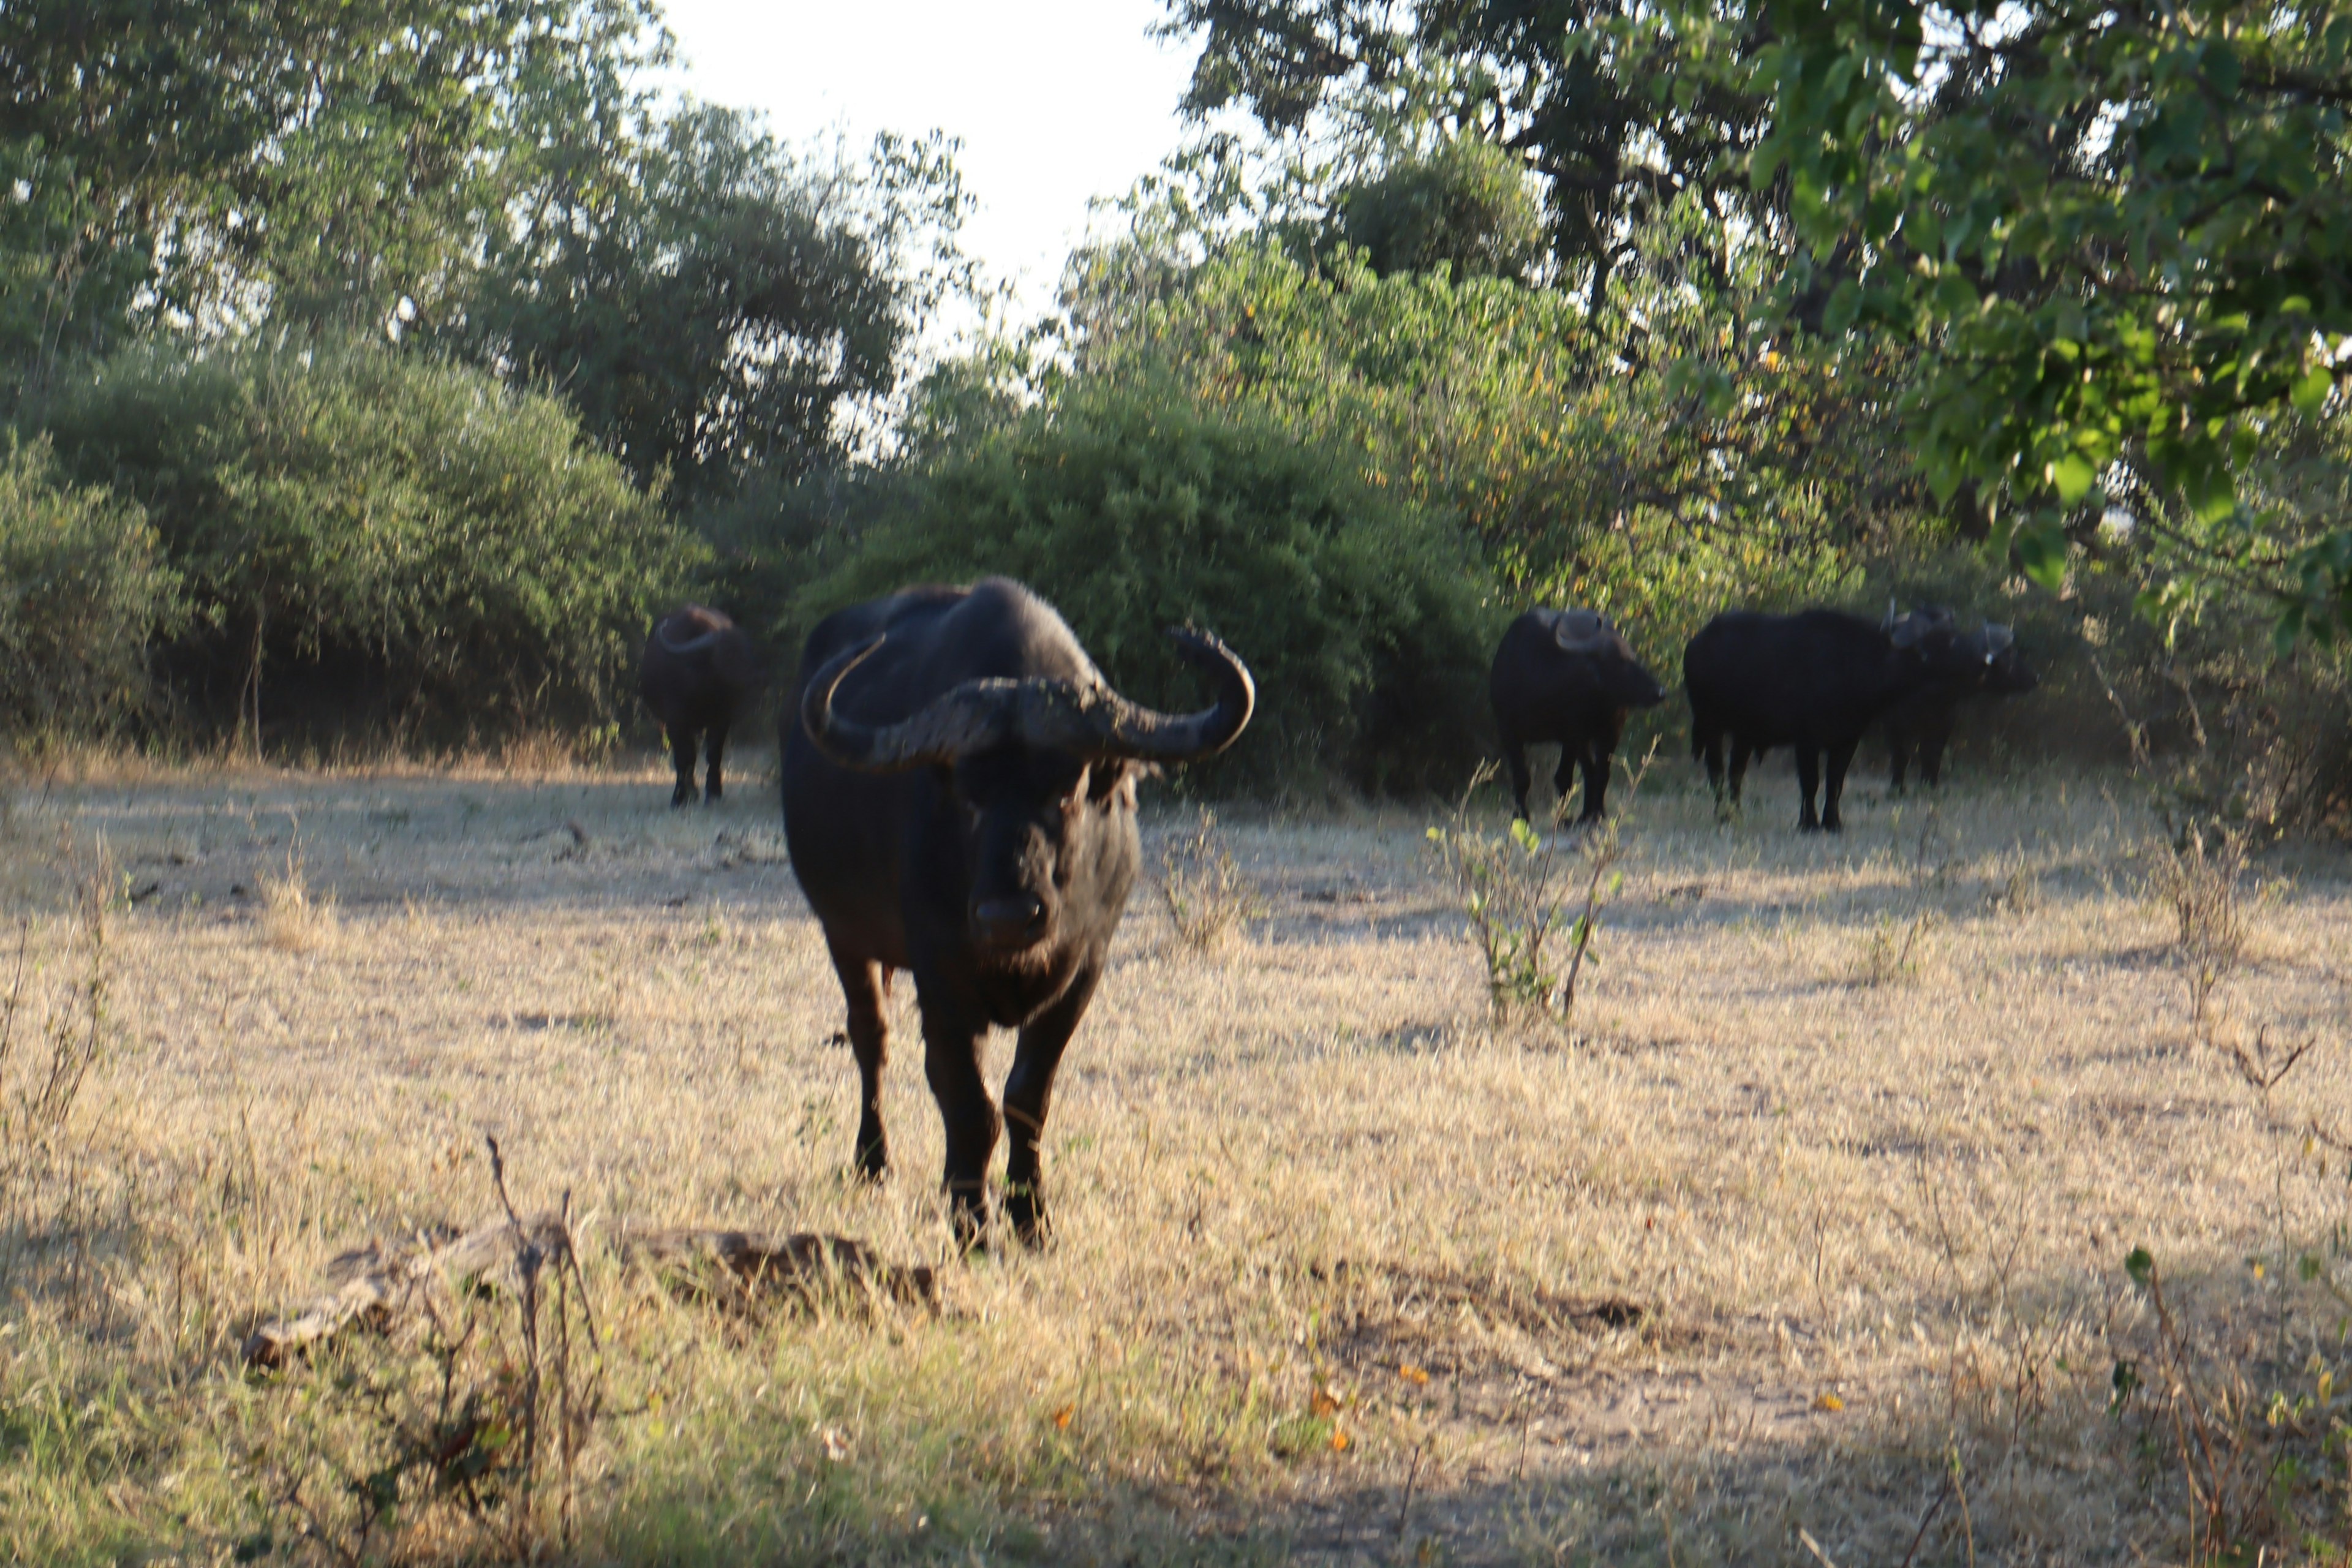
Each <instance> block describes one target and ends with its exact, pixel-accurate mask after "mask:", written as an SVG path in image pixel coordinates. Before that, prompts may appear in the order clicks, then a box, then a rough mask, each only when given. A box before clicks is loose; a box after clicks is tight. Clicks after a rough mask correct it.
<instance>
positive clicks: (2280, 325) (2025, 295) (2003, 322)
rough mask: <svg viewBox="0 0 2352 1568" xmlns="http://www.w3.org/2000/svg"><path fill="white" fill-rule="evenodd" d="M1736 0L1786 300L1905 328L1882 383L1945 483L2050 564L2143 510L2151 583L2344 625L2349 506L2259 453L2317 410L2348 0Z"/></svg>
mask: <svg viewBox="0 0 2352 1568" xmlns="http://www.w3.org/2000/svg"><path fill="white" fill-rule="evenodd" d="M1758 15H1759V20H1760V21H1761V22H1762V23H1764V24H1765V26H1766V27H1767V28H1768V30H1769V37H1770V38H1771V42H1770V43H1769V47H1764V48H1762V49H1761V50H1760V51H1759V52H1758V54H1757V56H1756V58H1755V61H1754V66H1755V70H1756V79H1757V81H1758V83H1759V86H1760V87H1761V88H1763V89H1766V90H1769V94H1770V99H1771V104H1772V127H1771V132H1770V134H1769V136H1768V137H1767V138H1766V139H1765V140H1764V141H1763V142H1762V143H1761V144H1760V145H1759V148H1758V149H1757V153H1756V156H1755V160H1754V164H1753V168H1752V171H1751V178H1752V180H1753V182H1754V184H1755V185H1756V186H1757V187H1758V188H1759V189H1760V188H1763V187H1765V186H1768V185H1771V186H1780V185H1785V187H1786V188H1787V190H1788V191H1789V193H1790V208H1791V214H1792V216H1793V218H1794V221H1795V225H1796V231H1797V233H1798V234H1799V235H1800V236H1801V240H1802V249H1801V253H1800V254H1798V255H1797V256H1796V257H1795V258H1794V259H1793V262H1792V265H1791V267H1790V269H1789V273H1788V277H1787V289H1786V294H1785V296H1784V298H1785V300H1786V301H1788V302H1790V303H1796V302H1799V301H1802V300H1808V299H1810V300H1814V301H1817V302H1819V305H1820V321H1821V324H1822V327H1823V329H1825V330H1826V331H1829V332H1831V333H1832V334H1840V335H1843V338H1844V341H1845V342H1849V343H1853V342H1864V341H1868V340H1870V339H1873V338H1875V337H1878V336H1881V335H1884V334H1887V333H1895V334H1901V335H1903V336H1905V337H1906V338H1909V339H1911V340H1912V341H1915V342H1917V343H1918V344H1920V345H1921V347H1922V348H1923V349H1924V350H1925V351H1926V352H1925V353H1923V354H1922V356H1921V357H1920V358H1919V359H1918V361H1917V362H1916V368H1915V370H1914V372H1913V374H1912V376H1911V380H1910V384H1909V387H1908V389H1907V393H1906V398H1905V406H1906V411H1907V413H1908V415H1909V416H1910V418H1911V420H1912V423H1913V426H1914V427H1915V429H1916V432H1917V435H1918V437H1919V447H1920V457H1921V459H1922V461H1923V463H1924V464H1925V467H1926V470H1927V475H1928V477H1929V478H1930V479H1932V481H1933V482H1934V483H1935V484H1936V485H1937V487H1938V489H1941V490H1943V491H1945V492H1950V491H1952V490H1955V489H1958V487H1960V486H1962V485H1964V484H1969V483H1971V482H1973V483H1975V484H1978V485H1980V486H1983V487H1984V488H1985V489H1986V490H1987V491H1988V493H1991V492H1994V491H1998V492H1999V493H2000V495H2001V496H2003V497H2005V506H2004V513H2003V515H2002V516H2001V517H2000V526H1999V538H2000V542H2003V543H2013V544H2014V546H2015V548H2016V549H2017V551H2018V552H2019V554H2020V555H2021V558H2022V559H2023V561H2024V563H2025V564H2026V565H2027V566H2028V567H2029V568H2030V569H2031V570H2032V571H2033V572H2034V574H2036V575H2037V576H2039V577H2041V578H2042V579H2043V580H2044V581H2046V582H2052V583H2054V582H2055V581H2056V580H2057V579H2058V577H2059V576H2060V575H2061V574H2063V571H2064V570H2065V566H2066V562H2067V559H2068V549H2069V544H2070V542H2073V543H2076V544H2080V543H2084V542H2095V540H2096V538H2097V536H2098V534H2099V531H2100V530H2101V528H2102V526H2103V525H2104V526H2105V529H2106V530H2107V531H2110V532H2112V531H2116V529H2118V528H2121V529H2124V530H2127V531H2133V532H2136V533H2140V534H2145V535H2146V536H2147V537H2148V539H2149V541H2150V544H2151V552H2152V554H2153V557H2154V563H2155V565H2156V567H2157V581H2156V582H2155V583H2154V584H2153V585H2152V589H2151V597H2150V599H2149V601H2148V603H2149V604H2150V606H2151V607H2161V606H2164V605H2173V606H2175V607H2180V606H2184V605H2194V604H2195V603H2196V602H2197V601H2198V600H2200V598H2201V597H2203V596H2205V595H2210V593H2212V592H2215V591H2218V590H2221V589H2227V588H2235V589H2241V590H2246V591H2251V592H2252V593H2254V594H2256V595H2260V596H2262V597H2263V598H2265V599H2267V600H2269V601H2270V602H2271V603H2272V604H2273V605H2275V606H2276V607H2277V608H2278V610H2279V612H2280V620H2279V626H2280V631H2281V634H2282V637H2293V636H2294V634H2295V633H2297V632H2298V631H2303V630H2309V631H2312V632H2315V633H2319V634H2322V635H2327V634H2329V633H2331V632H2337V631H2342V630H2344V629H2347V628H2352V527H2347V520H2346V516H2345V514H2344V512H2343V511H2342V510H2340V509H2336V508H2332V507H2329V506H2326V505H2314V504H2310V498H2311V497H2312V496H2314V495H2315V494H2323V493H2326V491H2327V489H2328V487H2326V486H2318V487H2314V486H2309V485H2296V484H2284V483H2281V482H2278V479H2277V475H2276V473H2275V472H2272V471H2271V470H2274V469H2276V468H2277V467H2278V461H2279V459H2280V458H2282V457H2283V456H2284V455H2287V454H2291V453H2293V452H2294V450H2295V448H2296V447H2298V445H2302V446H2306V447H2307V446H2308V445H2309V442H2308V441H2306V440H2305V439H2304V438H2303V437H2299V436H2298V435H2297V426H2298V425H2300V424H2305V423H2307V422H2310V421H2314V420H2331V419H2333V418H2334V417H2336V416H2338V415H2339V414H2340V404H2341V399H2340V396H2339V395H2338V394H2337V393H2336V384H2337V382H2338V380H2339V378H2340V376H2341V374H2342V368H2343V367H2344V366H2345V365H2346V364H2347V356H2346V349H2347V342H2352V182H2347V153H2352V142H2347V120H2346V107H2347V104H2352V6H2347V5H2342V4H2338V3H2336V0H2317V3H2316V4H2309V5H2300V4H2299V5H2294V6H2288V5H2277V4H2262V5H2244V4H2236V3H2231V0H2192V3H2190V4H2186V5H2164V6H2157V5H2146V4H2139V3H2137V0H2126V3H2125V4H2120V5H2118V4H2115V3H2113V0H2031V3H2028V4H2012V3H2010V0H2002V3H2000V4H1993V3H1990V0H1982V3H1970V4H1962V5H1918V4H1912V3H1909V0H1826V3H1818V0H1804V3H1799V4H1783V3H1780V0H1763V3H1762V4H1761V5H1759V13H1758ZM2266 474H2267V476H2268V477H2265V475H2266ZM2298 495H2300V496H2302V497H2303V498H2305V499H2304V500H2301V501H2298V500H2296V499H2295V498H2296V497H2297V496H2298Z"/></svg>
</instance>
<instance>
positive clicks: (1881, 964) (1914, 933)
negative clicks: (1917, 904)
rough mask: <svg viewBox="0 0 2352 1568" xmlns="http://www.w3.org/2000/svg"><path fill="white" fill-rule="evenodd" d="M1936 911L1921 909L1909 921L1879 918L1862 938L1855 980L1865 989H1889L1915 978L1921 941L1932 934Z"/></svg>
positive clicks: (1883, 916) (1935, 922) (1886, 916)
mask: <svg viewBox="0 0 2352 1568" xmlns="http://www.w3.org/2000/svg"><path fill="white" fill-rule="evenodd" d="M1937 918H1938V917H1937V913H1936V911H1935V910H1928V909H1923V910H1919V911H1918V912H1917V913H1916V914H1914V915H1913V916H1912V917H1911V918H1910V919H1909V920H1907V921H1903V920H1897V919H1895V917H1894V916H1893V915H1881V916H1879V917H1878V920H1877V921H1876V922H1875V923H1874V924H1873V925H1872V926H1871V928H1870V934H1869V935H1867V936H1865V937H1864V938H1863V942H1862V962H1861V964H1860V966H1859V969H1858V971H1857V973H1856V974H1855V979H1857V980H1858V981H1860V982H1861V983H1862V984H1864V985H1891V984H1895V982H1897V981H1903V980H1912V979H1916V978H1917V977H1918V973H1919V959H1920V947H1919V942H1920V939H1921V938H1922V937H1924V936H1926V935H1927V933H1928V932H1929V931H1932V930H1934V929H1935V927H1936V924H1937Z"/></svg>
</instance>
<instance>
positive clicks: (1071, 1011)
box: [1004, 964, 1102, 1247]
mask: <svg viewBox="0 0 2352 1568" xmlns="http://www.w3.org/2000/svg"><path fill="white" fill-rule="evenodd" d="M1101 976H1102V969H1101V966H1100V965H1099V964H1090V965H1088V966H1087V968H1085V969H1083V970H1080V971H1079V972H1078V973H1077V974H1076V977H1075V978H1073V979H1072V980H1071V982H1070V988H1069V989H1068V990H1067V991H1065V992H1064V993H1062V994H1061V997H1060V999H1059V1000H1057V1001H1056V1002H1055V1003H1054V1005H1052V1006H1050V1007H1048V1008H1046V1009H1045V1011H1044V1012H1043V1013H1040V1014H1039V1015H1038V1016H1036V1017H1034V1018H1032V1019H1031V1020H1030V1021H1029V1022H1028V1023H1027V1024H1026V1025H1024V1026H1023V1028H1022V1030H1021V1044H1020V1045H1019V1046H1018V1047H1016V1048H1015V1049H1014V1051H1013V1070H1012V1071H1011V1072H1010V1073H1008V1074H1006V1075H1005V1079H1004V1125H1005V1132H1006V1135H1007V1136H1008V1137H1009V1138H1010V1140H1011V1142H1012V1147H1011V1148H1010V1150H1008V1151H1007V1152H1006V1155H1005V1161H1004V1217H1005V1218H1006V1219H1008V1220H1010V1221H1011V1222H1012V1224H1013V1235H1015V1236H1017V1237H1020V1238H1021V1241H1022V1244H1023V1245H1024V1246H1027V1247H1042V1246H1043V1245H1045V1242H1046V1241H1047V1240H1048V1239H1050V1235H1051V1233H1050V1229H1049V1227H1048V1226H1047V1223H1046V1218H1045V1172H1044V1169H1043V1161H1042V1157H1041V1153H1040V1145H1042V1144H1043V1143H1044V1142H1045V1114H1046V1112H1047V1111H1048V1110H1051V1109H1052V1107H1053V1100H1054V1075H1055V1072H1056V1071H1058V1070H1059V1069H1060V1068H1061V1065H1062V1052H1063V1050H1064V1049H1065V1048H1066V1047H1068V1045H1069V1043H1070V1037H1071V1036H1072V1035H1073V1034H1075V1033H1076V1032H1077V1027H1078V1020H1079V1019H1080V1018H1083V1017H1085V1016H1086V1012H1087V1003H1088V1002H1089V1001H1091V1000H1093V998H1094V994H1095V982H1096V981H1097V980H1098V979H1100V978H1101Z"/></svg>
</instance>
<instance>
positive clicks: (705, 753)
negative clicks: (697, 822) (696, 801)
mask: <svg viewBox="0 0 2352 1568" xmlns="http://www.w3.org/2000/svg"><path fill="white" fill-rule="evenodd" d="M726 754H727V726H726V725H724V724H713V725H712V726H710V728H709V730H708V731H705V732H704V734H703V737H702V768H703V772H702V804H703V805H718V804H719V799H720V797H721V796H722V795H724V794H725V791H724V790H722V789H721V788H720V786H719V758H721V757H723V756H725V755H726Z"/></svg>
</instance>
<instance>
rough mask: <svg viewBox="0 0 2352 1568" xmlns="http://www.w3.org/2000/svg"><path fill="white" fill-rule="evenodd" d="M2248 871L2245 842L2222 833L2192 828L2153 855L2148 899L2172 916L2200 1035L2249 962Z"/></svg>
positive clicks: (2175, 942)
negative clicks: (2221, 993)
mask: <svg viewBox="0 0 2352 1568" xmlns="http://www.w3.org/2000/svg"><path fill="white" fill-rule="evenodd" d="M2209 840H2210V845H2209ZM2245 870H2246V841H2245V838H2244V837H2243V836H2242V835H2241V834H2236V833H2231V832H2229V831H2227V830H2223V829H2216V830H2214V831H2213V832H2211V833H2210V834H2208V833H2206V832H2203V831H2200V830H2198V829H2196V828H2194V827H2192V828H2191V829H2190V830H2189V832H2187V833H2185V834H2183V835H2182V836H2181V841H2180V842H2178V843H2174V844H2158V845H2157V846H2156V847H2154V849H2153V851H2152V854H2151V859H2150V862H2149V866H2148V872H2147V892H2148V897H2149V898H2150V899H2151V900H2154V901H2155V902H2156V903H2157V904H2158V907H2160V908H2162V909H2163V910H2166V911H2167V912H2168V913H2169V914H2170V915H2171V917H2172V921H2173V927H2174V933H2175V934H2174V939H2173V940H2174V944H2175V946H2176V947H2177V949H2178V950H2179V955H2180V964H2181V972H2182V974H2183V976H2184V977H2185V978H2186V979H2187V981H2188V984H2189V1016H2190V1019H2191V1021H2192V1023H2193V1024H2194V1026H2196V1027H2197V1028H2198V1029H2200V1031H2201V1030H2203V1029H2204V1028H2206V1027H2207V1026H2208V1023H2209V1015H2210V1008H2211V1005H2212V1000H2213V994H2214V992H2216V991H2217V990H2219V989H2220V988H2221V984H2222V983H2223V982H2225V981H2226V980H2228V979H2229V978H2230V976H2231V974H2233V973H2236V971H2237V969H2238V967H2239V966H2240V965H2241V964H2242V963H2244V962H2245V957H2246V939H2247V934H2248V921H2247V910H2246V900H2245V898H2244V896H2243V879H2244V876H2245Z"/></svg>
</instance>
